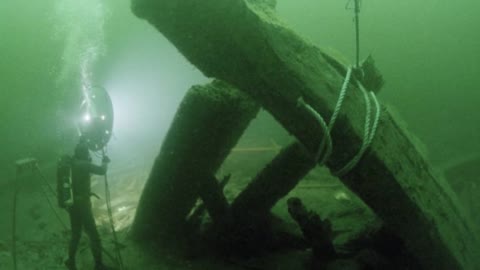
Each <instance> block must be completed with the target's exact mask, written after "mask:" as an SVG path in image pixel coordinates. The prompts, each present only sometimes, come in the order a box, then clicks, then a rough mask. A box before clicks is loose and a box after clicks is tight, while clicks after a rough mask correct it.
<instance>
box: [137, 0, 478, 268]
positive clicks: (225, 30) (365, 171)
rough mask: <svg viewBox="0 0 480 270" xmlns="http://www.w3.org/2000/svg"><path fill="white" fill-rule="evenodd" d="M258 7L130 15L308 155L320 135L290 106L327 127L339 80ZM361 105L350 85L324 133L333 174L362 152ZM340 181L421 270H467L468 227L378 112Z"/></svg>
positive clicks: (201, 5)
mask: <svg viewBox="0 0 480 270" xmlns="http://www.w3.org/2000/svg"><path fill="white" fill-rule="evenodd" d="M258 2H259V1H253V0H204V1H198V0H182V1H178V0H133V1H132V4H133V5H132V7H133V11H134V12H135V14H137V15H138V16H139V17H142V18H145V19H147V20H148V21H149V22H150V23H151V24H152V25H154V26H155V27H156V28H157V29H158V30H159V31H160V32H161V33H163V34H164V35H165V36H166V37H167V38H168V39H169V40H170V41H171V42H172V43H173V44H174V45H175V46H176V47H177V48H178V49H179V51H180V52H181V53H182V54H183V55H184V56H185V57H186V58H187V59H188V60H189V61H191V62H192V63H193V64H194V65H195V66H197V67H198V68H199V69H200V70H202V71H203V72H204V74H205V75H207V76H209V77H216V78H219V79H222V80H224V81H226V82H228V83H230V84H232V85H233V86H235V87H237V88H238V89H240V90H242V91H244V92H246V93H248V94H249V95H250V96H251V97H253V98H254V99H255V100H257V101H258V102H259V103H260V104H261V105H262V106H263V107H264V108H265V109H267V110H268V111H269V112H270V113H271V114H272V115H273V116H274V117H275V118H276V119H277V120H278V121H279V122H280V123H281V124H282V125H283V126H284V127H285V128H286V129H287V130H288V131H289V132H290V133H291V134H293V135H294V136H296V137H297V138H298V140H299V141H300V142H301V143H302V144H303V145H305V146H306V147H307V149H310V151H311V152H315V151H316V149H317V148H318V146H319V144H320V141H321V138H322V135H323V134H322V130H321V129H320V127H319V126H318V124H317V122H316V119H315V118H314V117H312V115H311V114H310V113H309V112H308V111H306V110H304V109H302V108H300V107H297V100H298V99H299V98H303V99H304V100H305V101H306V102H307V103H308V104H310V105H311V106H312V107H313V108H314V109H315V110H316V111H318V112H319V113H320V114H321V115H323V116H326V118H327V119H328V118H329V117H330V116H331V115H332V112H333V110H334V107H335V105H336V102H337V98H338V95H339V90H340V88H341V85H342V83H343V81H344V77H345V74H344V72H342V69H339V68H338V67H336V66H335V65H333V64H332V62H331V61H329V60H330V58H329V57H326V55H325V53H323V52H322V51H321V50H319V49H318V48H316V47H315V46H313V45H312V44H310V43H308V42H306V41H305V40H303V39H302V38H301V37H299V36H298V35H297V34H295V33H294V32H293V31H292V30H290V29H288V28H287V27H286V26H285V25H284V24H283V23H282V22H280V21H279V20H278V19H277V18H276V17H275V14H274V11H273V10H272V9H270V8H268V7H267V6H266V5H263V4H258ZM364 106H365V105H364V102H363V96H362V93H361V92H360V91H359V90H358V89H357V88H356V87H355V86H353V85H352V84H351V85H350V87H349V94H348V96H347V97H346V99H345V104H344V106H343V108H342V111H341V113H340V116H339V119H338V122H337V125H336V126H335V128H334V130H333V131H332V136H333V138H334V153H333V156H332V158H331V160H330V161H329V162H328V163H327V165H328V167H329V168H330V169H332V170H333V171H336V170H337V169H339V168H341V167H342V166H343V165H344V164H345V163H346V162H348V160H349V159H350V158H351V157H353V156H354V155H355V154H356V152H357V151H358V149H359V147H360V145H361V142H362V139H363V134H364V131H363V127H364V114H365V109H364ZM342 181H343V182H344V183H345V184H346V185H347V186H348V187H350V188H351V189H352V190H353V191H355V192H356V193H357V194H358V195H359V196H360V197H361V198H362V199H363V200H364V201H365V202H366V203H367V204H368V205H369V206H370V207H371V208H372V209H373V210H374V211H375V212H376V213H377V214H378V215H379V216H380V217H381V218H382V219H383V220H384V221H385V222H386V224H387V225H388V226H390V227H391V228H392V229H394V230H395V231H396V232H397V233H398V234H399V236H400V237H401V238H402V239H403V240H404V241H405V243H406V245H407V246H408V247H409V248H410V250H411V251H412V252H413V253H415V254H416V255H417V256H418V259H419V260H420V261H421V262H422V264H423V266H424V267H425V269H475V267H476V265H477V262H476V261H475V260H476V255H477V254H480V252H479V251H478V247H477V242H476V236H474V235H473V230H472V227H471V224H470V223H469V221H468V220H467V218H466V217H465V216H464V215H463V214H462V213H463V210H462V209H461V208H460V207H459V205H458V204H457V202H456V199H455V198H454V197H453V195H452V193H451V192H450V189H449V188H448V187H447V186H445V185H443V183H441V182H440V181H439V180H437V179H436V178H435V177H434V176H433V175H432V173H431V172H430V169H429V167H428V164H427V163H426V162H425V160H424V159H423V158H422V157H421V156H420V154H419V153H418V151H417V150H416V148H415V146H414V145H413V144H412V143H411V142H410V140H409V139H408V134H407V133H406V132H405V131H404V130H403V129H402V128H400V127H399V126H398V125H397V124H396V122H395V121H394V120H393V119H392V118H391V116H390V114H389V113H388V112H387V111H386V110H385V108H382V118H381V120H380V124H379V127H378V135H377V138H376V139H375V140H374V143H373V145H372V147H371V151H369V152H368V153H367V155H366V156H365V157H364V158H363V160H362V161H361V162H360V164H358V166H357V167H356V169H355V171H353V172H352V173H350V174H348V175H346V176H345V177H343V178H342Z"/></svg>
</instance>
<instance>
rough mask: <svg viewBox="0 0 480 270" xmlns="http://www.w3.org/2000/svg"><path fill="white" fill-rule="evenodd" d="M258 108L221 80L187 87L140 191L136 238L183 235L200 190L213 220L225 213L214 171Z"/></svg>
mask: <svg viewBox="0 0 480 270" xmlns="http://www.w3.org/2000/svg"><path fill="white" fill-rule="evenodd" d="M258 109H259V108H258V105H256V103H255V102H253V101H252V100H251V99H250V98H249V97H248V96H246V95H245V94H243V93H242V92H239V91H237V90H235V89H234V88H232V87H230V86H229V85H227V84H225V83H221V82H218V81H216V82H214V83H211V84H208V85H204V86H195V87H192V88H191V89H190V90H189V91H188V93H187V95H186V96H185V98H184V100H183V101H182V103H181V105H180V108H179V109H178V111H177V113H176V115H175V118H174V120H173V123H172V125H171V127H170V129H169V131H168V134H167V136H166V138H165V141H164V142H163V145H162V148H161V150H160V153H159V155H158V157H157V158H156V160H155V163H154V165H153V168H152V172H151V174H150V177H149V179H148V180H147V183H146V185H145V188H144V191H143V193H142V196H141V199H140V202H139V205H138V208H137V213H136V216H135V221H134V224H133V227H132V235H133V236H134V238H137V239H151V238H157V239H162V240H165V242H166V243H168V241H169V240H172V239H175V238H176V237H179V236H182V235H184V230H183V229H185V226H186V218H187V215H188V213H189V212H190V210H191V209H192V208H193V206H194V204H195V202H196V201H197V199H198V197H199V195H202V197H203V199H204V202H205V205H206V208H207V210H208V211H209V213H210V214H211V216H212V217H213V218H214V221H215V219H221V218H222V215H224V214H225V213H226V211H227V210H226V208H227V207H228V204H227V202H226V199H225V198H224V196H223V193H222V191H221V190H222V189H221V187H220V186H219V185H218V183H217V181H216V179H215V178H214V177H213V175H215V172H216V170H217V169H218V168H219V167H220V165H221V164H222V163H223V161H224V160H225V158H226V157H227V155H228V154H229V153H230V151H231V149H232V148H233V147H234V146H235V144H236V143H237V141H238V140H239V138H240V137H241V135H242V134H243V132H244V130H245V129H246V127H247V126H248V124H249V123H250V121H251V120H252V119H253V118H254V117H255V115H256V114H257V112H258ZM207 190H208V191H207ZM212 191H215V192H212Z"/></svg>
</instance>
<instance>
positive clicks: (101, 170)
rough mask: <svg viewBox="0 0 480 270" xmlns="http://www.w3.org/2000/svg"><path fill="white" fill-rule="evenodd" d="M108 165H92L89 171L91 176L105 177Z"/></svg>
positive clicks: (103, 163)
mask: <svg viewBox="0 0 480 270" xmlns="http://www.w3.org/2000/svg"><path fill="white" fill-rule="evenodd" d="M107 165H108V163H107V162H102V165H95V164H93V163H90V166H89V171H90V173H91V174H96V175H105V174H106V173H107Z"/></svg>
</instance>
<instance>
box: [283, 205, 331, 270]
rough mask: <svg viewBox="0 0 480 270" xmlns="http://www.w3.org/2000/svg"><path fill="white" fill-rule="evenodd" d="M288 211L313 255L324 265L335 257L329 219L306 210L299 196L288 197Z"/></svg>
mask: <svg viewBox="0 0 480 270" xmlns="http://www.w3.org/2000/svg"><path fill="white" fill-rule="evenodd" d="M287 204H288V213H289V214H290V216H291V217H292V218H293V220H295V221H296V222H297V223H298V225H299V226H300V228H301V229H302V232H303V236H304V237H305V239H306V240H307V241H308V242H309V243H310V244H311V246H312V250H313V255H314V256H315V257H316V258H318V259H319V260H321V261H322V263H324V264H325V265H326V264H327V263H328V262H329V261H331V260H334V259H336V258H337V252H336V251H335V247H334V246H333V230H332V224H331V223H330V221H329V220H322V219H321V218H320V216H319V215H318V214H317V213H315V212H313V211H308V210H307V208H306V207H305V205H303V203H302V201H301V200H300V199H299V198H290V199H288V201H287Z"/></svg>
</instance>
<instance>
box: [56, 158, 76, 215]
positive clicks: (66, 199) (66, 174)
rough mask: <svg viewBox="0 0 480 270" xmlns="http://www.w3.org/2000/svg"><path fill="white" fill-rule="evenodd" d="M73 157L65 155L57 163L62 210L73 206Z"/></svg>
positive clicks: (59, 199) (58, 192) (58, 196)
mask: <svg viewBox="0 0 480 270" xmlns="http://www.w3.org/2000/svg"><path fill="white" fill-rule="evenodd" d="M71 167H72V157H70V156H68V155H64V156H62V157H61V158H60V160H59V161H58V163H57V201H58V206H59V207H60V208H68V207H70V206H72V205H73V194H72V181H71Z"/></svg>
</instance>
